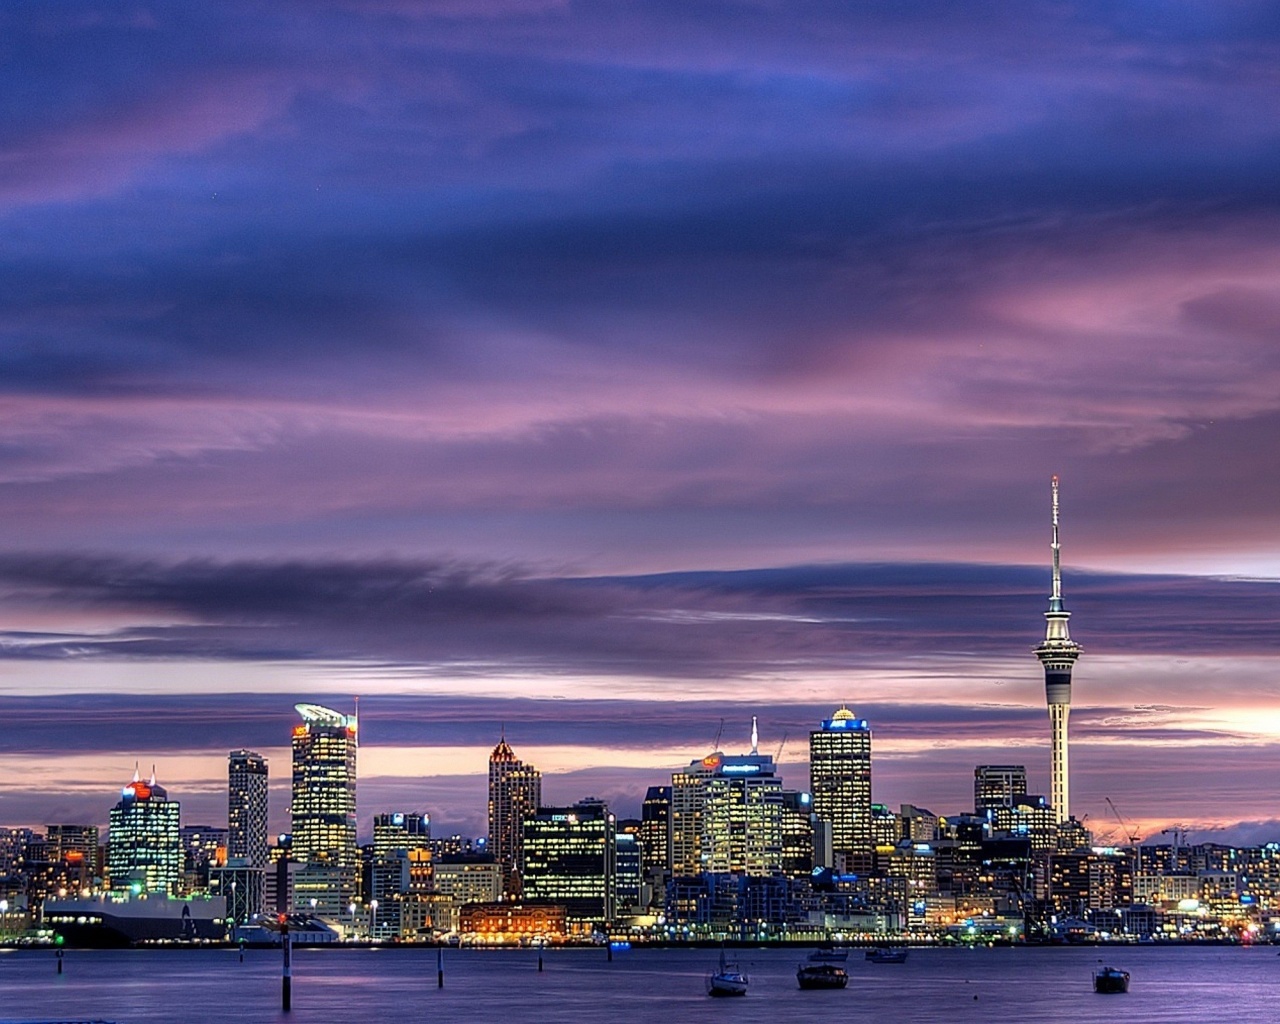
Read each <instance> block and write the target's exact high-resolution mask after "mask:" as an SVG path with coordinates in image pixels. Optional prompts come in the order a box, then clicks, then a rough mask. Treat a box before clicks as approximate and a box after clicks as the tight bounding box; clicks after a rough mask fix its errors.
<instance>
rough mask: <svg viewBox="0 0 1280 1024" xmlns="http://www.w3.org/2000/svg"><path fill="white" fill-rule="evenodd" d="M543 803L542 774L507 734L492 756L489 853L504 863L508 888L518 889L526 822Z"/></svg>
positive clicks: (490, 765)
mask: <svg viewBox="0 0 1280 1024" xmlns="http://www.w3.org/2000/svg"><path fill="white" fill-rule="evenodd" d="M541 805H542V773H541V772H540V771H538V769H537V768H535V767H533V765H531V764H525V763H524V762H523V761H521V760H520V759H519V758H518V757H516V755H515V752H514V751H513V750H512V749H511V746H510V745H509V744H508V743H507V737H506V735H505V733H504V734H503V736H502V738H501V739H500V740H499V741H498V745H497V746H496V747H494V748H493V753H492V754H490V755H489V848H488V852H489V854H490V855H491V856H492V857H493V858H494V859H495V860H496V861H497V862H498V863H499V864H501V865H502V867H503V870H504V871H505V872H506V875H507V879H508V883H507V884H508V889H509V890H511V891H518V889H519V881H518V879H519V873H520V872H521V871H522V870H523V867H524V858H523V853H524V823H525V819H527V818H528V817H529V816H530V815H532V814H534V813H535V812H536V811H537V810H538V808H539V807H540V806H541Z"/></svg>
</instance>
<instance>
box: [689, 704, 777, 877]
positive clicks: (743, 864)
mask: <svg viewBox="0 0 1280 1024" xmlns="http://www.w3.org/2000/svg"><path fill="white" fill-rule="evenodd" d="M751 732H752V737H751V753H749V754H724V753H721V752H720V751H716V752H715V753H713V754H708V755H707V756H706V757H703V758H699V759H698V760H696V761H693V762H691V763H690V764H689V766H688V767H687V768H685V769H682V770H680V771H676V772H674V773H672V776H671V858H672V872H673V875H674V876H676V877H681V876H683V877H689V876H693V875H697V874H701V873H706V872H713V873H733V874H745V875H773V874H778V873H780V872H781V871H782V869H783V860H784V857H783V803H784V797H783V792H782V779H781V778H779V777H778V774H777V772H776V770H775V766H774V763H773V758H772V757H770V756H769V755H767V754H761V753H760V752H759V750H758V745H757V734H756V729H755V724H754V722H753V724H752V730H751Z"/></svg>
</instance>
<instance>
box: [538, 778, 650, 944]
mask: <svg viewBox="0 0 1280 1024" xmlns="http://www.w3.org/2000/svg"><path fill="white" fill-rule="evenodd" d="M637 852H638V851H637ZM522 881H523V885H524V897H525V898H526V899H527V900H529V901H534V902H541V903H556V904H560V905H562V906H563V907H564V908H565V916H566V920H567V921H568V922H569V924H570V926H571V927H572V926H578V927H579V928H583V927H587V926H591V925H597V924H606V923H608V922H609V921H612V920H613V918H614V916H615V915H616V908H617V823H616V820H615V818H614V816H613V814H612V813H610V811H609V808H608V807H607V806H605V804H604V802H603V801H600V800H582V801H579V802H578V803H576V804H574V805H573V806H572V807H543V808H540V809H539V810H538V812H537V813H536V814H533V815H530V816H529V817H527V818H526V819H525V822H524V873H523V876H522Z"/></svg>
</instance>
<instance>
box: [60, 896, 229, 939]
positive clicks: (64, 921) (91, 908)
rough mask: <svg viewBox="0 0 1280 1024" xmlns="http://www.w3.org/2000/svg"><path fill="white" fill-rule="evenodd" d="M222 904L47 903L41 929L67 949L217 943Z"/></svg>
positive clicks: (222, 929) (222, 927) (159, 900)
mask: <svg viewBox="0 0 1280 1024" xmlns="http://www.w3.org/2000/svg"><path fill="white" fill-rule="evenodd" d="M225 906H226V901H225V900H223V899H222V898H221V897H215V898H213V899H203V900H198V899H191V900H171V899H167V898H165V897H151V898H148V899H138V900H129V901H128V902H121V903H113V902H111V901H110V900H100V899H99V900H93V899H70V900H65V899H64V900H46V901H45V904H44V910H43V917H44V926H45V927H46V928H50V929H52V930H53V931H54V932H56V933H57V934H58V935H60V936H62V939H63V942H64V943H65V944H66V945H68V946H78V947H82V948H89V949H121V948H125V947H128V946H135V945H139V944H143V945H146V944H152V943H171V942H191V943H203V942H221V941H223V940H225V939H226V937H227V923H226V920H225V914H226V909H225Z"/></svg>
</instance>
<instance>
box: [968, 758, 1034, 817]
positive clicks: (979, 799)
mask: <svg viewBox="0 0 1280 1024" xmlns="http://www.w3.org/2000/svg"><path fill="white" fill-rule="evenodd" d="M1026 793H1027V769H1026V766H1024V765H1020V764H980V765H978V767H976V768H975V769H974V770H973V812H974V813H975V814H985V813H986V812H987V811H989V810H994V809H995V808H997V807H1012V806H1013V805H1014V803H1015V801H1017V800H1018V799H1019V798H1020V797H1023V796H1025V795H1026Z"/></svg>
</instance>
